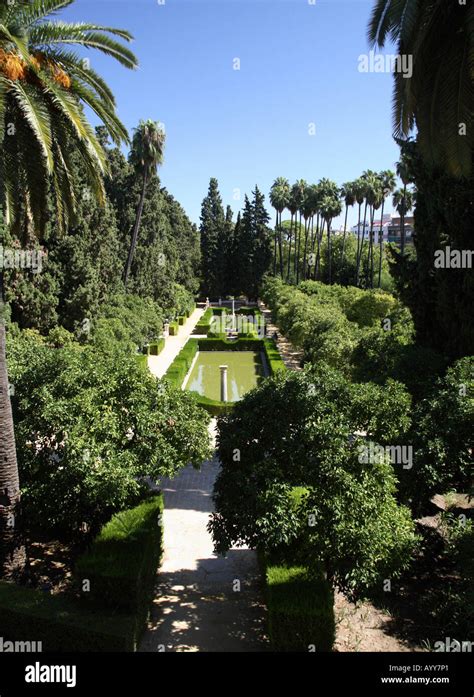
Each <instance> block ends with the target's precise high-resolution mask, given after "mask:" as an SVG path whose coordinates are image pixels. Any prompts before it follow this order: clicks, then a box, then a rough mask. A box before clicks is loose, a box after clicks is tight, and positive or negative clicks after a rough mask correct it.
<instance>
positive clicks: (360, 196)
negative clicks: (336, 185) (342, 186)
mask: <svg viewBox="0 0 474 697" xmlns="http://www.w3.org/2000/svg"><path fill="white" fill-rule="evenodd" d="M365 188H366V187H365V181H364V180H363V179H362V177H359V178H358V179H356V180H355V182H354V196H355V199H356V202H357V205H358V207H359V210H358V215H357V253H356V259H358V258H359V248H360V220H361V212H362V204H363V203H364V200H365Z"/></svg>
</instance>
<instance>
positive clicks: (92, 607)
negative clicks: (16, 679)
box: [0, 356, 163, 652]
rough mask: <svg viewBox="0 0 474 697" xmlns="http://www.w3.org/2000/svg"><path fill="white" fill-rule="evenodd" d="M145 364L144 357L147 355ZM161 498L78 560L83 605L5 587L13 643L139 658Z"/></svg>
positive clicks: (5, 620)
mask: <svg viewBox="0 0 474 697" xmlns="http://www.w3.org/2000/svg"><path fill="white" fill-rule="evenodd" d="M143 358H145V356H143ZM162 511H163V498H162V496H161V494H160V495H159V496H154V497H153V498H150V499H148V500H147V501H145V502H144V503H142V504H140V505H139V506H137V507H136V508H132V509H130V510H127V511H122V512H121V513H118V514H116V515H115V516H114V517H113V518H112V519H111V520H110V521H109V523H107V524H106V525H105V526H104V527H103V529H102V531H101V532H100V534H99V535H98V537H97V538H96V539H95V540H94V542H93V543H92V546H91V549H90V550H89V552H87V553H86V554H85V555H84V556H83V557H81V558H80V559H79V560H78V563H77V565H76V569H75V572H74V576H75V582H76V585H77V586H78V587H79V589H80V590H82V587H83V581H85V580H86V579H87V580H88V581H89V582H90V593H89V592H83V593H82V594H81V597H80V598H74V597H69V596H64V595H56V596H52V595H50V594H46V593H42V592H41V591H37V590H33V589H31V588H24V587H21V586H17V585H14V584H10V583H6V582H1V581H0V627H1V632H2V635H3V636H4V637H5V639H7V640H9V641H26V640H30V641H41V642H42V643H43V650H44V651H68V652H74V651H135V650H136V648H137V645H138V643H139V640H140V637H141V634H142V632H143V630H144V628H145V624H146V620H147V616H148V610H149V606H150V602H151V599H152V596H153V589H154V584H155V576H156V571H157V568H158V566H159V562H160V559H161V555H162V527H161V525H160V523H161V519H160V518H159V516H160V515H161V513H162Z"/></svg>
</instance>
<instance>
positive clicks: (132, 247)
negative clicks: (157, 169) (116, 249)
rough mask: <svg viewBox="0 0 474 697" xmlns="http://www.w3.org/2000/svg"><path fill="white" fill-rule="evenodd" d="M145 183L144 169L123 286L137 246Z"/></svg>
mask: <svg viewBox="0 0 474 697" xmlns="http://www.w3.org/2000/svg"><path fill="white" fill-rule="evenodd" d="M147 184H148V170H146V169H145V171H144V173H143V186H142V193H141V196H140V203H139V204H138V210H137V217H136V218H135V225H134V226H133V234H132V242H131V244H130V250H129V252H128V259H127V265H126V267H125V271H124V275H123V282H124V285H125V287H126V286H127V283H128V277H129V276H130V269H131V267H132V261H133V257H134V254H135V249H136V246H137V240H138V231H139V230H140V223H141V219H142V213H143V206H144V204H145V194H146V187H147Z"/></svg>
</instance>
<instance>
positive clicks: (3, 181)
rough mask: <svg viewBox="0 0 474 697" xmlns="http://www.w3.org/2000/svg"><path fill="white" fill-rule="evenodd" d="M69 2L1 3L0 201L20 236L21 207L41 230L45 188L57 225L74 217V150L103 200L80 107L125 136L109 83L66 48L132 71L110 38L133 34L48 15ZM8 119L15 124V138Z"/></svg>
mask: <svg viewBox="0 0 474 697" xmlns="http://www.w3.org/2000/svg"><path fill="white" fill-rule="evenodd" d="M72 2H73V0H48V1H47V2H44V1H43V2H41V1H40V0H33V1H32V2H26V1H22V2H15V3H8V4H6V3H2V5H1V6H0V134H1V135H2V144H1V148H0V204H1V205H3V208H4V212H5V223H6V224H7V225H10V226H11V229H12V231H13V232H14V233H17V234H18V230H19V225H20V220H21V218H22V215H23V211H25V213H26V216H27V218H28V220H30V221H31V224H32V226H34V228H35V229H36V230H37V231H38V232H40V233H41V232H42V231H43V230H44V227H45V224H46V211H47V199H48V194H49V186H50V185H51V187H52V191H53V194H54V197H55V204H56V210H57V213H58V222H59V223H60V225H61V226H64V225H66V224H67V222H68V220H69V219H71V218H73V217H74V212H75V199H76V192H77V183H76V182H74V180H73V178H72V176H71V171H72V166H71V162H72V157H73V153H74V152H75V153H77V154H78V155H79V157H80V158H81V161H82V166H83V169H84V172H85V173H86V176H87V179H88V183H89V185H90V187H91V188H92V190H93V192H94V193H95V195H96V197H97V198H98V200H104V187H103V179H102V175H103V174H104V171H105V169H106V159H105V154H104V151H103V149H102V147H101V146H100V143H99V142H98V140H97V138H96V137H95V135H94V132H93V130H92V128H91V126H90V125H89V123H88V122H87V119H86V117H85V115H84V111H83V108H82V106H81V105H82V104H85V105H87V106H88V107H90V108H91V109H92V110H93V111H94V112H95V113H96V115H97V116H98V117H99V118H100V119H101V121H102V122H103V124H104V126H105V127H106V129H107V132H108V133H109V135H110V137H111V138H112V140H113V141H114V142H115V143H116V144H120V143H121V142H122V141H127V140H128V135H127V131H126V129H125V127H124V126H123V125H122V124H121V123H120V121H119V120H118V118H117V116H116V114H115V101H114V97H113V94H112V93H111V91H110V88H109V87H108V86H107V84H106V83H105V82H104V80H103V79H102V78H101V77H100V76H99V75H97V73H95V72H94V71H93V70H92V69H90V68H86V67H84V62H83V60H81V59H80V57H79V56H78V55H77V54H75V53H72V52H71V51H69V50H67V46H68V45H76V46H81V47H85V48H91V49H96V50H98V51H101V52H102V53H105V54H106V55H110V56H113V57H114V58H116V59H117V60H118V61H119V62H120V63H122V65H124V66H126V67H128V68H135V67H136V65H137V61H136V58H135V56H134V55H133V53H131V52H130V51H129V50H128V49H127V48H126V47H125V46H123V45H122V43H121V42H120V41H117V40H116V39H115V38H114V37H119V38H120V39H122V40H125V41H130V40H131V39H132V36H131V35H130V34H129V33H128V32H127V31H124V30H121V29H111V28H109V27H101V26H97V25H94V24H71V23H66V22H52V21H50V20H48V19H47V16H48V15H49V14H51V13H53V12H55V11H56V10H58V9H60V8H62V7H65V6H67V5H70V4H72ZM5 124H15V137H11V135H9V134H8V133H7V131H6V130H5ZM71 141H72V142H73V143H74V147H73V148H70V147H69V143H70V142H71Z"/></svg>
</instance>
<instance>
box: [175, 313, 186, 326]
mask: <svg viewBox="0 0 474 697" xmlns="http://www.w3.org/2000/svg"><path fill="white" fill-rule="evenodd" d="M177 321H178V324H179V326H180V327H182V326H183V324H184V323H185V322H186V317H185V316H184V315H180V316H179V317H177Z"/></svg>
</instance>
